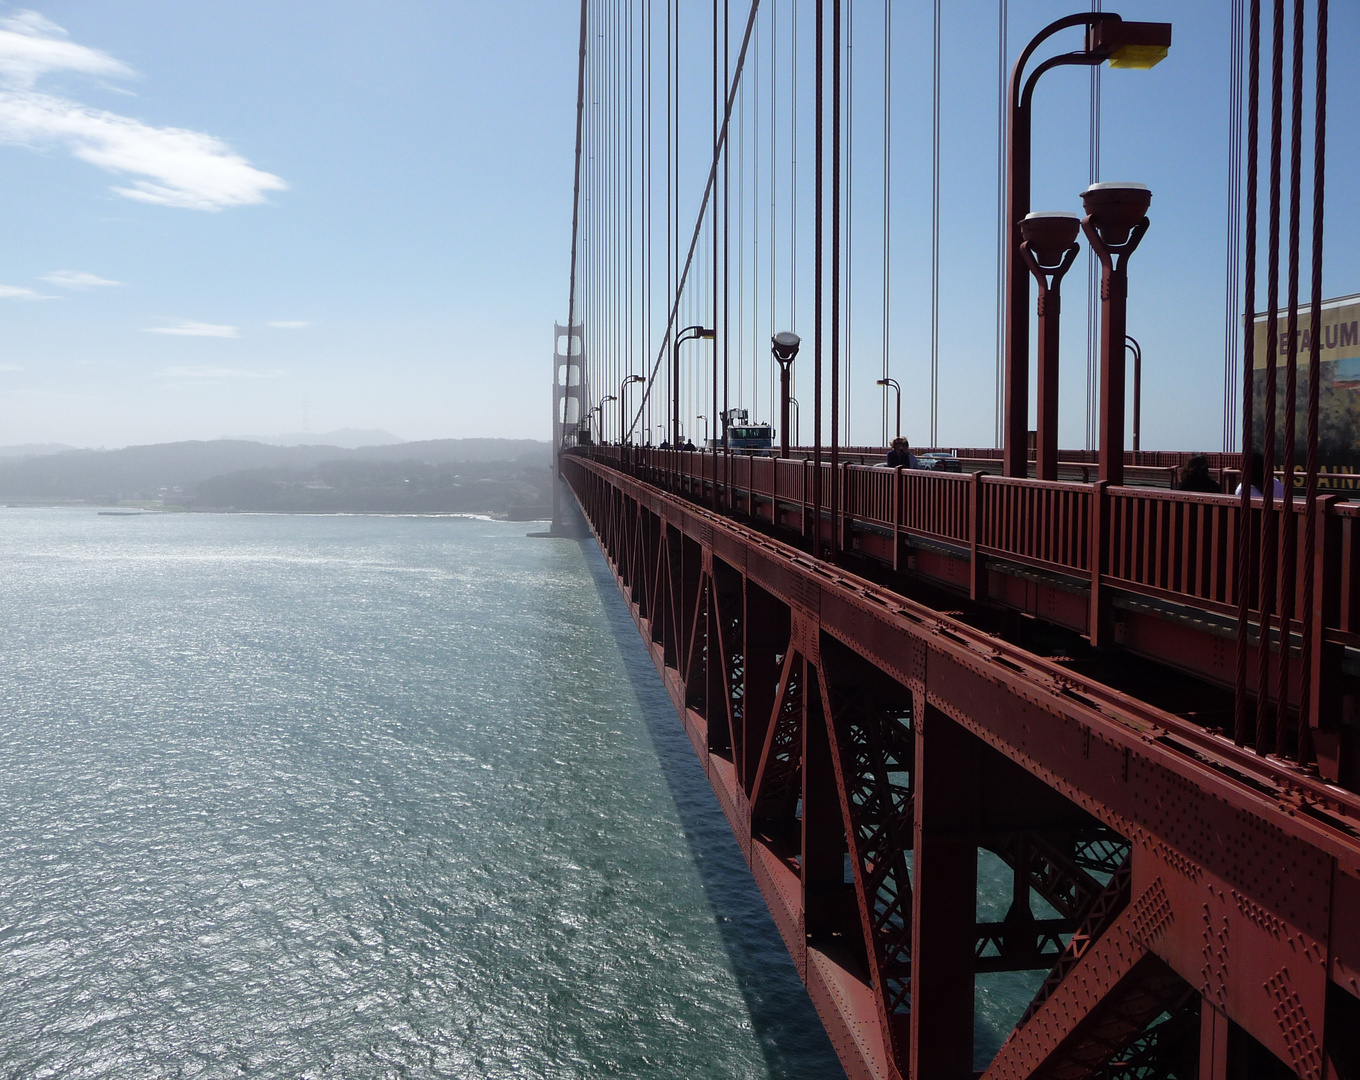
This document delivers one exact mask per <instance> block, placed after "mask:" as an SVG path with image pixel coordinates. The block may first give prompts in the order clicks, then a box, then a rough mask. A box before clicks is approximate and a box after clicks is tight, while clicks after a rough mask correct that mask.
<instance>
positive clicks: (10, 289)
mask: <svg viewBox="0 0 1360 1080" xmlns="http://www.w3.org/2000/svg"><path fill="white" fill-rule="evenodd" d="M0 299H3V300H55V299H56V297H55V296H48V295H47V294H46V293H40V292H38V291H37V290H36V289H30V288H28V287H27V286H24V285H0Z"/></svg>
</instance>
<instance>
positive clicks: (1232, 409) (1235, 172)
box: [1223, 0, 1246, 453]
mask: <svg viewBox="0 0 1360 1080" xmlns="http://www.w3.org/2000/svg"><path fill="white" fill-rule="evenodd" d="M1245 2H1246V0H1231V3H1232V25H1231V29H1230V35H1229V36H1230V44H1229V58H1228V236H1227V260H1226V265H1225V267H1224V279H1225V280H1224V297H1225V302H1224V305H1223V450H1224V452H1225V453H1227V452H1229V451H1231V450H1232V449H1233V447H1234V446H1235V445H1236V444H1237V435H1238V432H1237V393H1238V390H1237V364H1238V359H1237V348H1238V343H1239V339H1240V336H1241V322H1240V318H1241V315H1240V312H1239V310H1238V303H1239V301H1240V299H1241V291H1240V284H1239V277H1238V275H1239V274H1240V273H1241V269H1242V49H1243V42H1242V33H1243V22H1244V19H1245V11H1244V7H1245Z"/></svg>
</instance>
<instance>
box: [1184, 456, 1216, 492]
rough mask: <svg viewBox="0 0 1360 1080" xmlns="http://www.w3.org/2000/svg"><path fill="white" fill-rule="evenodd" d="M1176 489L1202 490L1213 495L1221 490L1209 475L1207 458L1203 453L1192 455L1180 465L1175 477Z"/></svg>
mask: <svg viewBox="0 0 1360 1080" xmlns="http://www.w3.org/2000/svg"><path fill="white" fill-rule="evenodd" d="M1176 489H1177V490H1178V491H1203V492H1206V493H1209V494H1213V495H1218V494H1221V493H1222V491H1223V489H1222V488H1221V487H1219V486H1218V481H1217V480H1215V479H1214V478H1213V477H1212V476H1211V475H1209V459H1208V458H1207V457H1205V456H1204V455H1203V454H1195V455H1193V456H1192V457H1191V458H1190V459H1189V460H1188V461H1186V463H1185V464H1184V465H1182V466H1181V471H1180V475H1179V476H1177V477H1176Z"/></svg>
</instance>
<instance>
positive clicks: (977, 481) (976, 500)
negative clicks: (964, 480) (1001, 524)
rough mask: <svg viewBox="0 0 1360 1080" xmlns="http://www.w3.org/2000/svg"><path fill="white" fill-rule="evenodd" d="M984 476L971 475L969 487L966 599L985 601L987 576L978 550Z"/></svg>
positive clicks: (980, 540)
mask: <svg viewBox="0 0 1360 1080" xmlns="http://www.w3.org/2000/svg"><path fill="white" fill-rule="evenodd" d="M984 475H985V474H983V473H980V472H975V473H973V481H972V483H971V484H970V485H969V495H970V496H971V498H970V500H969V507H968V560H969V561H968V599H970V600H985V599H986V598H987V574H986V571H985V570H984V569H983V566H982V553H981V552H980V551H979V550H978V548H979V547H980V546H981V544H982V477H983V476H984Z"/></svg>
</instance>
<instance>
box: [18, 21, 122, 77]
mask: <svg viewBox="0 0 1360 1080" xmlns="http://www.w3.org/2000/svg"><path fill="white" fill-rule="evenodd" d="M66 36H67V34H66V31H65V30H63V29H62V28H61V27H60V26H58V25H57V24H56V23H54V22H51V21H49V20H48V19H45V18H43V16H41V15H39V14H38V13H37V12H36V11H20V12H18V13H16V14H14V15H10V16H7V17H5V18H0V80H3V81H4V83H5V84H6V85H8V86H11V87H15V88H17V89H21V90H26V89H28V88H30V87H31V86H32V85H33V84H34V83H35V82H36V81H37V80H38V78H39V77H40V76H42V75H46V74H47V73H48V72H50V71H74V72H78V73H80V74H82V75H114V76H121V77H127V76H129V75H131V74H132V73H133V72H132V69H131V68H129V67H128V66H127V65H126V64H123V63H120V62H119V61H117V60H115V59H114V58H113V57H112V56H109V55H108V54H107V53H102V52H100V51H99V50H98V49H90V48H86V47H85V46H84V45H76V44H74V43H73V42H70V41H66V40H64V39H65V38H66Z"/></svg>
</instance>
